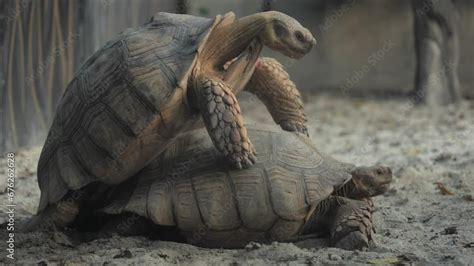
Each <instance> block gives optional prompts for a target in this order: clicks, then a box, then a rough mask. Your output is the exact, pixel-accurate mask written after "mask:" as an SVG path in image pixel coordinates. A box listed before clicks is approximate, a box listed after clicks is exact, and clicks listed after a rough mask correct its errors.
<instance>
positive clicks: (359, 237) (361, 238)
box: [333, 231, 369, 250]
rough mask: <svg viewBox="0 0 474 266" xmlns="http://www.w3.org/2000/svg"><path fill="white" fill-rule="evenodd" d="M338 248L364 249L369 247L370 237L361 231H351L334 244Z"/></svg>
mask: <svg viewBox="0 0 474 266" xmlns="http://www.w3.org/2000/svg"><path fill="white" fill-rule="evenodd" d="M333 245H334V247H336V248H342V249H346V250H363V249H366V248H368V247H369V239H368V238H367V236H366V235H364V234H362V233H361V232H359V231H354V232H350V233H349V234H347V235H346V236H344V237H342V238H341V239H339V241H337V242H336V243H334V244H333Z"/></svg>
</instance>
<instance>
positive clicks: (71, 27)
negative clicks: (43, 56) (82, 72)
mask: <svg viewBox="0 0 474 266" xmlns="http://www.w3.org/2000/svg"><path fill="white" fill-rule="evenodd" d="M75 5H76V1H75V0H70V1H69V11H68V18H69V21H68V40H71V38H72V36H73V34H75V32H74V29H75V19H76V17H75V14H76V13H75V12H74V10H76V8H75ZM76 37H77V35H75V36H74V38H76ZM74 48H75V41H74V42H71V43H70V47H69V49H68V51H67V52H68V63H69V66H68V71H67V76H66V78H67V82H69V81H70V80H71V79H72V77H73V75H74V50H75V49H74Z"/></svg>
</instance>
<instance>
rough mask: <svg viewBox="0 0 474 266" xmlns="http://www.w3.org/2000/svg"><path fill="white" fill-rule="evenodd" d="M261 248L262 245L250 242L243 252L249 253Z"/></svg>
mask: <svg viewBox="0 0 474 266" xmlns="http://www.w3.org/2000/svg"><path fill="white" fill-rule="evenodd" d="M261 247H262V244H260V243H255V242H250V243H248V244H247V245H246V246H245V250H247V251H251V250H257V249H260V248H261Z"/></svg>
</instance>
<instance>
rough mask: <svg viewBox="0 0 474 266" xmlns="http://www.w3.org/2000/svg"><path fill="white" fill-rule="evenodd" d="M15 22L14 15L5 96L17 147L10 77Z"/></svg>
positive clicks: (11, 80)
mask: <svg viewBox="0 0 474 266" xmlns="http://www.w3.org/2000/svg"><path fill="white" fill-rule="evenodd" d="M18 8H19V5H17V6H16V9H17V10H16V12H18ZM16 22H17V17H15V20H14V21H13V25H12V27H11V36H10V44H9V45H10V46H9V47H8V49H9V52H8V69H7V84H8V85H7V87H8V91H7V96H8V103H7V105H8V111H9V113H10V126H11V132H12V140H13V146H14V147H17V146H18V136H17V135H16V123H15V109H14V108H13V86H12V82H13V78H12V69H13V61H14V60H13V52H14V50H13V48H14V45H13V44H14V43H15V38H16V24H17V23H16Z"/></svg>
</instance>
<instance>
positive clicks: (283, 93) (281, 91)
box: [246, 57, 308, 136]
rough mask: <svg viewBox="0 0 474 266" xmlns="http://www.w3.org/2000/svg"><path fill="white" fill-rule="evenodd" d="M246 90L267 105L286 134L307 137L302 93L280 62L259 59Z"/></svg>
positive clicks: (266, 58)
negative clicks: (295, 133)
mask: <svg viewBox="0 0 474 266" xmlns="http://www.w3.org/2000/svg"><path fill="white" fill-rule="evenodd" d="M246 88H247V90H248V91H249V92H251V93H253V94H255V95H256V96H257V97H258V98H259V99H260V100H261V101H262V102H263V103H264V104H265V106H266V107H267V109H268V111H269V112H270V114H271V115H272V117H273V120H274V121H275V122H276V123H277V124H279V125H280V127H281V128H282V129H283V130H286V131H298V132H300V133H303V134H305V135H307V136H308V129H307V127H306V122H307V121H308V120H307V119H306V114H305V112H304V108H303V101H302V100H301V95H300V92H299V91H298V89H297V88H296V85H295V83H294V82H293V81H291V80H290V77H289V75H288V73H287V72H286V71H285V69H284V68H283V66H282V65H281V64H280V63H279V62H278V61H277V60H275V59H273V58H268V57H263V58H260V59H259V60H258V61H257V63H256V67H255V72H254V74H253V76H252V78H251V79H250V81H249V83H248V85H247V87H246Z"/></svg>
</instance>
